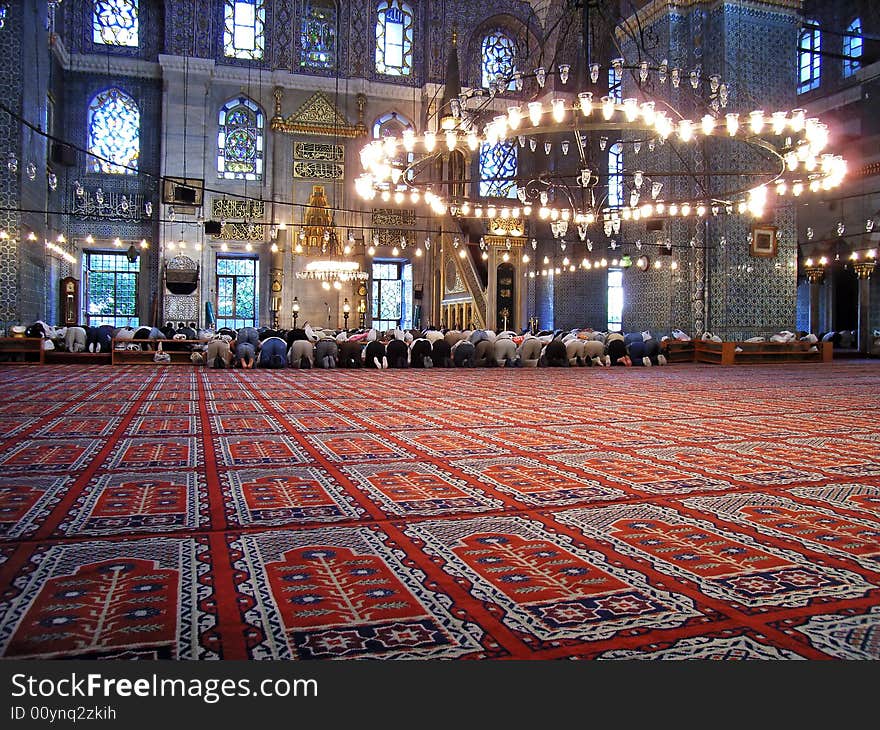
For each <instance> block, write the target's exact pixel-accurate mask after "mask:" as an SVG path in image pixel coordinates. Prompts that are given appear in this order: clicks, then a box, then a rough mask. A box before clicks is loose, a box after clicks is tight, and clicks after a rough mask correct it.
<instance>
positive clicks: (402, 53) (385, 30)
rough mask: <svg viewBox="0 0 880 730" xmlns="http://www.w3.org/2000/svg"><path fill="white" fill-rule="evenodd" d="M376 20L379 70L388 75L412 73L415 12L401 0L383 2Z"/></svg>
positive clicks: (379, 6) (377, 69)
mask: <svg viewBox="0 0 880 730" xmlns="http://www.w3.org/2000/svg"><path fill="white" fill-rule="evenodd" d="M377 7H378V10H377V17H376V71H378V72H379V73H380V74H387V75H388V76H409V75H410V74H411V73H412V54H413V12H412V8H411V7H410V6H409V5H408V4H407V3H405V2H401V0H381V2H380V3H379V5H378V6H377Z"/></svg>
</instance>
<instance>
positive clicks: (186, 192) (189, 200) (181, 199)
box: [174, 185, 196, 205]
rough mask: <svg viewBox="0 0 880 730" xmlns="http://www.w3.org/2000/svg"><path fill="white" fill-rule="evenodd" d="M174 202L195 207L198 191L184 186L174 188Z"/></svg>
mask: <svg viewBox="0 0 880 730" xmlns="http://www.w3.org/2000/svg"><path fill="white" fill-rule="evenodd" d="M174 202H175V203H182V204H183V205H195V202H196V191H195V190H193V189H192V188H187V187H184V186H183V185H175V186H174Z"/></svg>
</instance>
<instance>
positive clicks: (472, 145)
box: [467, 129, 480, 152]
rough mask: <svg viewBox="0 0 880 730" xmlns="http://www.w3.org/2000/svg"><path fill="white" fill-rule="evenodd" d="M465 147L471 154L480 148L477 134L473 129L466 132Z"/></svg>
mask: <svg viewBox="0 0 880 730" xmlns="http://www.w3.org/2000/svg"><path fill="white" fill-rule="evenodd" d="M467 146H468V149H470V150H471V151H472V152H473V151H474V150H476V149H477V147H479V146H480V139H479V137H477V133H476V132H475V131H474V130H473V129H472V130H471V131H470V132H468V136H467Z"/></svg>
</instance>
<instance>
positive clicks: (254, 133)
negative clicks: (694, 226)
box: [217, 96, 263, 180]
mask: <svg viewBox="0 0 880 730" xmlns="http://www.w3.org/2000/svg"><path fill="white" fill-rule="evenodd" d="M217 177H222V178H226V179H227V180H262V179H263V112H262V111H260V107H259V106H258V105H257V104H256V103H255V102H253V101H251V100H250V99H248V98H247V97H246V96H239V97H238V98H236V99H232V100H231V101H228V102H226V104H224V105H223V108H222V109H221V110H220V128H219V131H218V132H217Z"/></svg>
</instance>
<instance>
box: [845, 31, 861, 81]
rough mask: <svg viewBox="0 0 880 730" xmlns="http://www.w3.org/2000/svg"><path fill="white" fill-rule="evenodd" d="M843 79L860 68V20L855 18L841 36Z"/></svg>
mask: <svg viewBox="0 0 880 730" xmlns="http://www.w3.org/2000/svg"><path fill="white" fill-rule="evenodd" d="M843 55H844V56H846V58H844V59H843V77H844V78H847V77H848V76H852V75H853V74H854V73H855V72H856V71H858V70H859V69H860V68H861V67H862V61H861V58H862V20H861V18H856V19H855V20H853V22H852V23H850V24H849V26H847V29H846V35H845V36H843Z"/></svg>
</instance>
